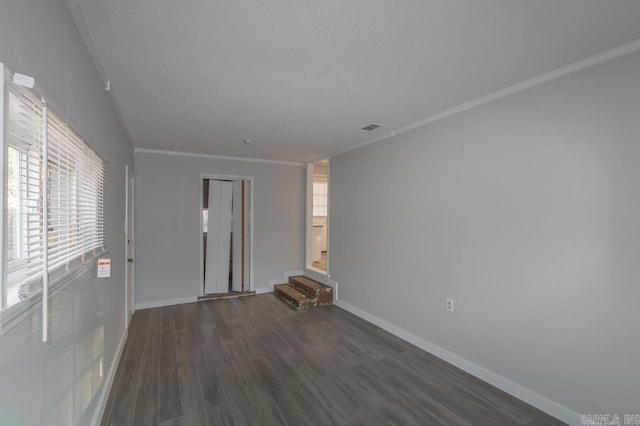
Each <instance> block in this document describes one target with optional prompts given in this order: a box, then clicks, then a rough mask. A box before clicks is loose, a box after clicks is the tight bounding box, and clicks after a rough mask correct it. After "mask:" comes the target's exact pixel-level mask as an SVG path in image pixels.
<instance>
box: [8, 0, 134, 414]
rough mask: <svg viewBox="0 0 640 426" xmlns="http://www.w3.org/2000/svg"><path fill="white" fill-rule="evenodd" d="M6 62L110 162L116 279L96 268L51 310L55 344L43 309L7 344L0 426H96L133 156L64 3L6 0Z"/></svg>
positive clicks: (109, 355) (111, 340) (118, 323)
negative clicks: (45, 329) (45, 333)
mask: <svg viewBox="0 0 640 426" xmlns="http://www.w3.org/2000/svg"><path fill="white" fill-rule="evenodd" d="M0 61H2V62H4V63H5V65H7V66H8V67H10V68H11V69H12V70H13V71H14V72H21V73H25V74H30V75H33V76H35V78H36V89H37V90H38V91H39V92H40V93H42V94H44V95H45V96H46V98H47V100H48V101H49V104H52V105H53V106H54V108H55V109H56V110H57V111H58V112H60V114H61V115H62V116H63V117H64V118H66V119H67V120H69V121H70V122H71V123H72V125H73V126H74V127H75V128H76V129H77V130H78V131H79V133H80V134H81V135H82V136H84V137H85V138H86V139H87V141H88V143H89V144H90V145H91V146H92V147H93V148H94V149H95V150H96V151H97V152H98V153H99V154H100V155H101V156H102V157H103V158H104V159H105V160H108V161H109V164H108V165H107V166H106V182H105V214H106V243H107V247H108V249H110V250H111V258H112V262H113V265H112V278H111V279H106V280H98V279H96V278H94V276H95V268H93V269H92V270H90V271H89V272H87V273H86V274H84V275H83V276H81V277H79V278H78V279H77V280H75V281H74V282H73V283H72V284H71V285H69V287H67V288H65V289H64V290H63V291H62V292H60V293H58V294H57V295H55V296H54V297H53V298H52V300H51V303H50V319H49V323H50V328H49V330H50V341H49V343H46V344H44V343H42V342H41V339H42V329H41V316H40V312H36V313H34V314H33V315H31V316H30V317H29V318H27V319H26V320H24V321H23V322H21V323H20V324H19V325H18V326H16V327H15V328H14V329H12V330H11V331H9V332H8V333H7V334H5V335H3V336H1V337H0V353H1V354H2V356H0V377H1V378H2V380H0V413H2V414H1V420H0V423H2V424H3V425H21V426H23V425H43V424H46V425H72V424H81V425H87V424H90V419H91V417H92V416H93V414H94V411H95V409H96V407H98V400H99V397H100V395H101V394H100V393H101V392H102V390H103V384H104V381H105V377H102V378H101V377H100V363H101V361H103V362H104V374H105V375H106V374H107V372H108V370H109V367H110V366H111V365H112V363H113V361H114V359H115V355H116V351H117V349H118V345H119V344H120V342H121V339H122V337H123V333H124V294H125V289H124V259H123V257H124V256H121V255H120V253H122V249H123V248H124V232H123V229H124V228H123V223H124V213H125V211H124V198H125V195H124V185H125V182H124V170H125V164H130V165H132V164H133V155H132V151H131V148H130V146H129V143H128V141H127V138H126V136H125V133H124V131H123V129H122V127H121V125H120V123H119V120H118V119H117V117H116V114H115V111H114V108H113V107H112V103H111V101H110V100H109V98H108V96H107V94H106V93H105V92H104V90H103V82H102V81H101V79H100V77H99V76H98V74H97V72H96V70H95V67H94V64H93V62H92V60H91V58H90V56H89V54H88V52H87V49H86V48H85V46H84V44H83V43H82V40H81V38H80V36H79V34H78V32H77V30H76V27H75V23H74V21H73V19H72V17H71V15H70V13H69V10H68V8H67V5H66V3H65V2H64V0H28V1H27V0H3V1H2V5H1V6H0Z"/></svg>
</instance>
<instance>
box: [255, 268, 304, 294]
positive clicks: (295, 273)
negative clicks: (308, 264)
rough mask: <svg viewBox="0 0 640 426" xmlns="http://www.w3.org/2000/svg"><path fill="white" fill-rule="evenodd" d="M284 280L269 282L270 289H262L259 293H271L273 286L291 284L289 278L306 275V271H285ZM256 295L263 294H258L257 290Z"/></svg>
mask: <svg viewBox="0 0 640 426" xmlns="http://www.w3.org/2000/svg"><path fill="white" fill-rule="evenodd" d="M282 275H283V277H284V278H275V279H273V280H269V287H267V288H262V289H260V290H259V291H260V292H262V293H269V292H272V291H273V286H274V285H276V284H286V283H288V282H289V277H295V276H298V275H304V271H300V270H296V271H284V273H283V274H282ZM256 294H261V293H258V290H256Z"/></svg>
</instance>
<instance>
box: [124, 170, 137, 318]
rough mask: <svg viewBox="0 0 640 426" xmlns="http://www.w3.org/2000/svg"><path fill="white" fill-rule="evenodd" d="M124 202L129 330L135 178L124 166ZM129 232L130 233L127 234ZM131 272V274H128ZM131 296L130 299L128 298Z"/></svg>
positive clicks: (133, 299) (132, 301) (125, 275)
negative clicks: (130, 262)
mask: <svg viewBox="0 0 640 426" xmlns="http://www.w3.org/2000/svg"><path fill="white" fill-rule="evenodd" d="M124 176H125V200H124V299H125V300H124V306H125V308H124V324H125V328H129V324H130V323H131V318H132V317H133V314H134V312H135V310H136V308H135V306H136V305H135V264H133V263H132V264H131V267H129V258H131V259H134V256H135V243H134V235H135V228H134V224H135V221H134V217H135V211H134V208H135V202H134V200H135V177H134V175H133V172H132V171H131V168H130V167H129V165H128V164H127V165H125V175H124ZM129 230H131V232H129ZM129 270H131V273H129ZM129 294H131V298H129Z"/></svg>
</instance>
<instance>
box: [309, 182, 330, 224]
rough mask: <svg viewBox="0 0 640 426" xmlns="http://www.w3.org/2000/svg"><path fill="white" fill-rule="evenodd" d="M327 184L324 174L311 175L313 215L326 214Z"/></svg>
mask: <svg viewBox="0 0 640 426" xmlns="http://www.w3.org/2000/svg"><path fill="white" fill-rule="evenodd" d="M327 194H328V184H327V178H326V176H314V177H313V215H314V216H326V215H327Z"/></svg>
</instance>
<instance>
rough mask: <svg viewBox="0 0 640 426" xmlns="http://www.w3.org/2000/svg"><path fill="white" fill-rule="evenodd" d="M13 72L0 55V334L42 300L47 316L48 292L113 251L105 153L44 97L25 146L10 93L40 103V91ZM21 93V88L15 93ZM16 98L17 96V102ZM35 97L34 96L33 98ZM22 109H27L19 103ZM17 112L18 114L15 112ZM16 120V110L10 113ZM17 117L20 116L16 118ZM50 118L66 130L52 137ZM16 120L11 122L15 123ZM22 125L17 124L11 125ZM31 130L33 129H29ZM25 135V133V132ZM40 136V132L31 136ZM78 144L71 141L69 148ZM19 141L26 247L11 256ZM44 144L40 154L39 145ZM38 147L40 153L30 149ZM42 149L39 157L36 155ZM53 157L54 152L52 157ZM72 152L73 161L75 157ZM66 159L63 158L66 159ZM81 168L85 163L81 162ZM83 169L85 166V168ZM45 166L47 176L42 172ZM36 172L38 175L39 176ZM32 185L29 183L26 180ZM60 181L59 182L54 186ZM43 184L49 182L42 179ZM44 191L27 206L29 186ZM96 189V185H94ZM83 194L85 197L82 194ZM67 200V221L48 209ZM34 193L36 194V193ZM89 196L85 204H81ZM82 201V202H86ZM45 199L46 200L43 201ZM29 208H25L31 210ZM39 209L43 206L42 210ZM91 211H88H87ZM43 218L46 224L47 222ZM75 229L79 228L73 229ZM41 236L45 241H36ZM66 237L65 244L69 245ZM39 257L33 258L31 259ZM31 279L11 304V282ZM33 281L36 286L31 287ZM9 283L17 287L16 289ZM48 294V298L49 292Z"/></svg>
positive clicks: (22, 240)
mask: <svg viewBox="0 0 640 426" xmlns="http://www.w3.org/2000/svg"><path fill="white" fill-rule="evenodd" d="M11 81H12V74H11V72H10V71H9V69H8V68H7V67H6V66H4V65H3V64H2V63H1V62H0V145H1V149H0V184H1V186H0V188H2V190H1V194H0V195H1V196H0V210H2V212H3V219H2V222H1V223H0V236H1V237H2V246H1V247H0V273H1V277H2V282H1V285H0V292H1V294H2V297H1V303H0V335H2V334H4V333H5V332H6V331H8V330H10V329H11V328H13V327H14V326H15V325H17V324H18V323H19V322H20V321H22V320H23V319H25V318H26V317H28V316H29V315H31V314H32V313H33V312H34V311H35V310H37V309H38V308H39V307H42V310H43V318H46V312H47V305H48V302H47V303H43V295H46V296H48V297H51V296H53V295H55V294H56V293H58V292H59V291H61V290H62V289H64V288H65V287H66V286H67V285H68V284H70V283H71V282H72V281H73V280H74V279H75V278H76V277H78V276H79V275H81V274H84V273H85V272H86V271H87V270H88V269H90V268H91V267H94V266H95V260H96V259H97V258H98V257H102V256H104V255H105V254H106V253H108V250H107V249H106V241H105V240H106V238H105V237H106V235H105V215H104V196H105V188H104V181H105V174H106V167H105V166H106V162H105V161H104V159H103V158H102V157H101V156H100V155H99V154H98V153H97V152H96V151H95V150H93V149H92V148H91V146H89V144H87V142H86V141H85V140H84V139H82V138H81V137H80V136H79V135H78V133H77V132H76V131H75V130H74V129H72V128H71V127H70V126H69V124H68V123H67V121H66V120H64V118H62V116H61V115H59V114H58V113H57V112H56V111H51V108H50V107H49V106H48V105H47V104H46V103H45V102H44V99H42V111H41V115H42V116H41V117H37V115H38V112H35V113H34V114H35V116H36V117H37V118H36V121H33V116H29V117H28V118H27V120H31V121H27V124H28V123H37V119H38V118H39V119H41V120H42V123H41V128H39V127H38V128H37V129H39V130H38V133H34V134H35V135H37V136H36V138H40V139H41V141H40V142H41V145H40V146H38V145H36V147H37V148H36V151H31V150H32V149H33V148H32V147H33V145H31V147H30V145H27V144H29V143H31V142H29V141H27V142H25V146H22V143H23V140H24V139H22V136H16V135H17V134H16V133H12V134H13V136H10V134H9V131H10V126H9V120H10V114H12V112H11V111H10V97H11V96H16V99H17V101H18V102H22V101H23V98H24V99H27V98H29V99H31V101H32V102H33V105H37V102H36V101H35V99H38V100H39V99H41V98H40V97H39V96H38V95H37V93H36V92H34V91H32V90H30V89H27V88H24V87H20V86H18V85H16V84H13V83H12V82H11ZM16 93H18V95H16ZM16 105H18V104H16ZM19 105H20V106H19V107H20V108H24V107H25V104H19ZM29 105H32V104H29ZM33 108H36V109H33V110H32V111H36V110H37V111H40V110H39V109H37V108H39V107H33ZM21 111H25V110H24V109H22V110H21ZM13 117H15V116H13ZM13 120H15V118H13ZM13 123H14V125H15V123H16V121H14V122H13ZM50 125H58V126H63V127H65V129H67V130H68V132H67V133H66V135H63V136H62V138H59V139H58V140H56V141H54V142H52V143H51V144H48V143H47V141H46V140H47V138H48V137H49V135H48V133H47V127H48V126H50ZM12 128H13V127H12ZM14 130H16V131H17V128H14ZM27 134H29V133H27ZM27 139H28V138H27ZM34 141H35V139H34ZM71 146H73V148H70V147H71ZM52 147H55V148H56V149H58V150H60V149H61V147H62V148H64V149H66V150H67V157H66V158H65V159H63V158H61V157H60V154H59V151H58V156H57V157H56V156H55V155H51V154H50V152H55V151H51V150H52V149H53V148H52ZM10 148H11V149H14V150H15V151H16V152H17V153H18V159H17V160H15V161H17V164H18V178H19V181H18V182H17V183H16V185H17V189H18V195H17V198H18V200H17V203H18V212H17V213H16V216H17V219H16V222H17V224H18V225H17V226H18V228H19V231H18V232H17V235H18V238H19V239H20V245H21V254H22V257H19V258H16V259H12V260H9V253H8V238H7V237H8V236H9V235H8V234H9V233H10V232H11V233H13V232H15V231H13V230H10V229H8V222H9V220H8V208H9V205H10V202H9V189H8V183H9V182H8V181H9V177H8V176H9V167H15V164H12V165H9V164H8V161H9V149H10ZM38 149H41V152H40V154H37V150H38ZM69 150H72V151H73V154H74V155H76V156H75V157H74V158H71V157H70V156H69ZM33 152H36V154H35V155H36V157H37V158H36V157H29V155H33ZM38 155H39V157H38ZM49 157H53V159H52V158H49ZM70 159H71V160H72V161H70ZM63 160H64V161H63ZM34 161H35V162H36V163H37V162H39V163H37V164H39V170H38V172H37V173H38V174H37V176H39V178H38V179H34V178H33V176H32V175H28V174H29V173H31V172H33V171H34V170H37V169H38V166H36V167H35V169H34V166H33V164H34ZM79 169H80V170H79ZM85 169H86V170H85ZM56 173H57V174H58V175H57V179H58V183H57V184H56V183H55V182H54V181H53V179H54V175H56ZM45 174H46V179H45V178H44V176H45ZM62 175H64V179H66V181H65V182H66V183H64V184H63V185H60V183H59V182H60V179H61V178H60V176H62ZM37 176H36V177H37ZM34 182H37V185H38V186H39V188H40V189H39V190H38V189H37V188H36V190H35V192H34V189H33V184H34ZM29 185H31V187H29ZM56 185H57V186H56ZM45 186H46V189H44V187H45ZM54 187H55V188H57V189H58V190H59V191H58V193H57V195H58V199H57V200H53V199H52V198H51V196H50V190H51V189H52V188H54ZM28 191H31V193H35V194H39V195H36V196H37V197H40V198H39V199H40V201H39V204H41V205H40V206H39V207H36V208H37V210H36V212H35V213H34V211H33V208H34V207H33V204H32V206H31V207H28V205H29V204H28V202H29V200H27V195H26V194H27V193H28ZM92 192H93V193H92ZM73 197H75V198H76V201H77V202H76V204H75V208H76V211H75V213H74V211H73V210H72V209H71V207H72V199H73ZM81 197H84V199H83V200H82V201H78V200H79V199H80V198H81ZM62 200H64V202H65V203H67V204H66V207H64V209H66V210H64V211H65V212H67V210H68V211H69V212H70V213H67V214H68V217H67V218H66V220H63V221H62V222H61V221H60V220H59V219H54V218H53V217H52V216H51V213H52V211H53V212H55V209H52V208H51V205H52V204H53V203H54V202H57V203H58V205H57V207H58V214H59V212H62V211H63V201H62ZM31 201H33V199H31ZM82 203H86V204H82ZM81 204H82V205H81ZM45 205H46V207H45ZM29 209H31V211H29V213H28V214H27V211H28V210H29ZM38 211H39V213H38ZM34 214H35V215H36V216H38V215H39V217H40V225H36V226H35V228H32V229H36V230H37V228H38V226H40V230H39V231H38V232H39V240H36V242H35V245H36V247H40V251H41V253H42V254H41V255H40V256H39V257H38V258H37V259H36V262H35V263H33V264H31V265H28V263H29V262H30V261H31V260H33V258H32V257H31V254H30V252H29V250H30V249H31V248H32V246H33V244H34V243H33V241H28V239H29V238H30V237H31V236H32V234H29V233H28V232H29V231H27V228H28V227H29V226H32V225H28V222H29V221H31V220H32V218H30V217H29V215H32V216H33V215H34ZM87 218H88V219H87ZM45 223H46V226H45ZM87 223H88V224H89V227H88V228H86V229H83V227H84V226H85V224H87ZM52 224H55V225H56V226H58V227H59V230H57V235H62V237H61V238H62V240H65V239H66V240H67V241H66V242H64V241H63V243H55V244H51V243H50V240H51V234H50V226H51V225H52ZM74 232H75V233H77V235H74V234H73V233H74ZM38 241H40V242H38ZM86 241H89V243H90V247H89V246H86V249H85V242H86ZM50 244H51V246H50ZM65 244H66V245H65ZM52 247H53V250H55V251H52V252H51V253H52V254H53V255H54V256H53V259H52V261H48V262H47V265H46V266H44V264H43V263H42V262H43V261H46V259H47V258H48V256H49V253H50V251H51V250H52ZM44 250H46V251H47V255H45V254H44ZM34 265H35V266H34ZM16 286H18V287H22V286H27V287H26V288H27V289H28V290H32V289H33V291H34V292H33V293H32V294H30V295H29V296H28V297H27V298H26V299H24V300H22V299H20V291H22V289H21V288H18V289H17V291H18V297H19V299H18V301H17V302H14V300H15V298H12V300H11V302H12V304H11V305H9V301H8V294H9V289H10V288H11V287H14V289H13V290H16V289H15V287H16ZM31 286H33V287H31ZM13 290H12V291H13ZM47 300H48V299H47ZM45 324H46V321H43V340H45V341H46V336H47V331H46V325H45Z"/></svg>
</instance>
